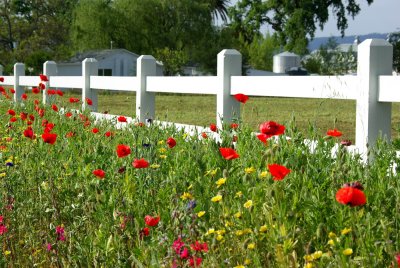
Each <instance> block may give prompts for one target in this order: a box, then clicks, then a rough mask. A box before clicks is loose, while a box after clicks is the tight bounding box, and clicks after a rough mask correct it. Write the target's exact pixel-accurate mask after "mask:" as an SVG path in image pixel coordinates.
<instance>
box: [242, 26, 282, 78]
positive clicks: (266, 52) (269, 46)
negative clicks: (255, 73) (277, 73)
mask: <svg viewBox="0 0 400 268" xmlns="http://www.w3.org/2000/svg"><path fill="white" fill-rule="evenodd" d="M278 51H279V46H278V45H277V42H276V39H274V38H273V37H272V36H271V35H270V34H267V35H266V36H265V37H264V36H258V37H256V38H254V40H253V42H252V43H251V44H250V45H249V46H248V56H249V60H248V63H249V65H250V66H251V67H253V68H255V69H260V70H267V71H272V67H273V57H274V55H275V54H276V53H277V52H278Z"/></svg>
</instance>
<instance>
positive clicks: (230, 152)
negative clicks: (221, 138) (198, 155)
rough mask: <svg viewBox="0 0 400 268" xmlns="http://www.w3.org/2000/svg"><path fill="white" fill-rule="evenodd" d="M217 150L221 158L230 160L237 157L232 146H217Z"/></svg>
mask: <svg viewBox="0 0 400 268" xmlns="http://www.w3.org/2000/svg"><path fill="white" fill-rule="evenodd" d="M219 151H220V153H221V155H222V157H223V158H225V159H226V160H232V159H235V158H238V157H239V155H238V153H237V152H236V151H235V150H234V149H232V148H219Z"/></svg>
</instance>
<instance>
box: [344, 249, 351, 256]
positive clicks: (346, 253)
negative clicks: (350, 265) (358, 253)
mask: <svg viewBox="0 0 400 268" xmlns="http://www.w3.org/2000/svg"><path fill="white" fill-rule="evenodd" d="M342 253H343V255H345V256H349V255H351V254H353V250H352V249H351V248H346V249H345V250H343V252H342Z"/></svg>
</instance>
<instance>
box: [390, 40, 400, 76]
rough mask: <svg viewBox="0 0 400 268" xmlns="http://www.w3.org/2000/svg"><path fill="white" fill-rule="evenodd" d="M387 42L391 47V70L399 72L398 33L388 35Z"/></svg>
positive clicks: (399, 45)
mask: <svg viewBox="0 0 400 268" xmlns="http://www.w3.org/2000/svg"><path fill="white" fill-rule="evenodd" d="M388 41H389V42H390V43H391V44H392V46H393V69H394V70H395V71H396V72H400V32H394V33H390V34H389V36H388Z"/></svg>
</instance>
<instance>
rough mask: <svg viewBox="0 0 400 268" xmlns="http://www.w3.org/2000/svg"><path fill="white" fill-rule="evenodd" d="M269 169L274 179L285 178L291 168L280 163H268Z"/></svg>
mask: <svg viewBox="0 0 400 268" xmlns="http://www.w3.org/2000/svg"><path fill="white" fill-rule="evenodd" d="M268 169H269V172H270V173H271V175H272V179H273V180H274V181H280V180H283V178H285V177H286V175H287V174H289V173H290V169H287V168H286V167H285V166H281V165H278V164H272V165H268Z"/></svg>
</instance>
